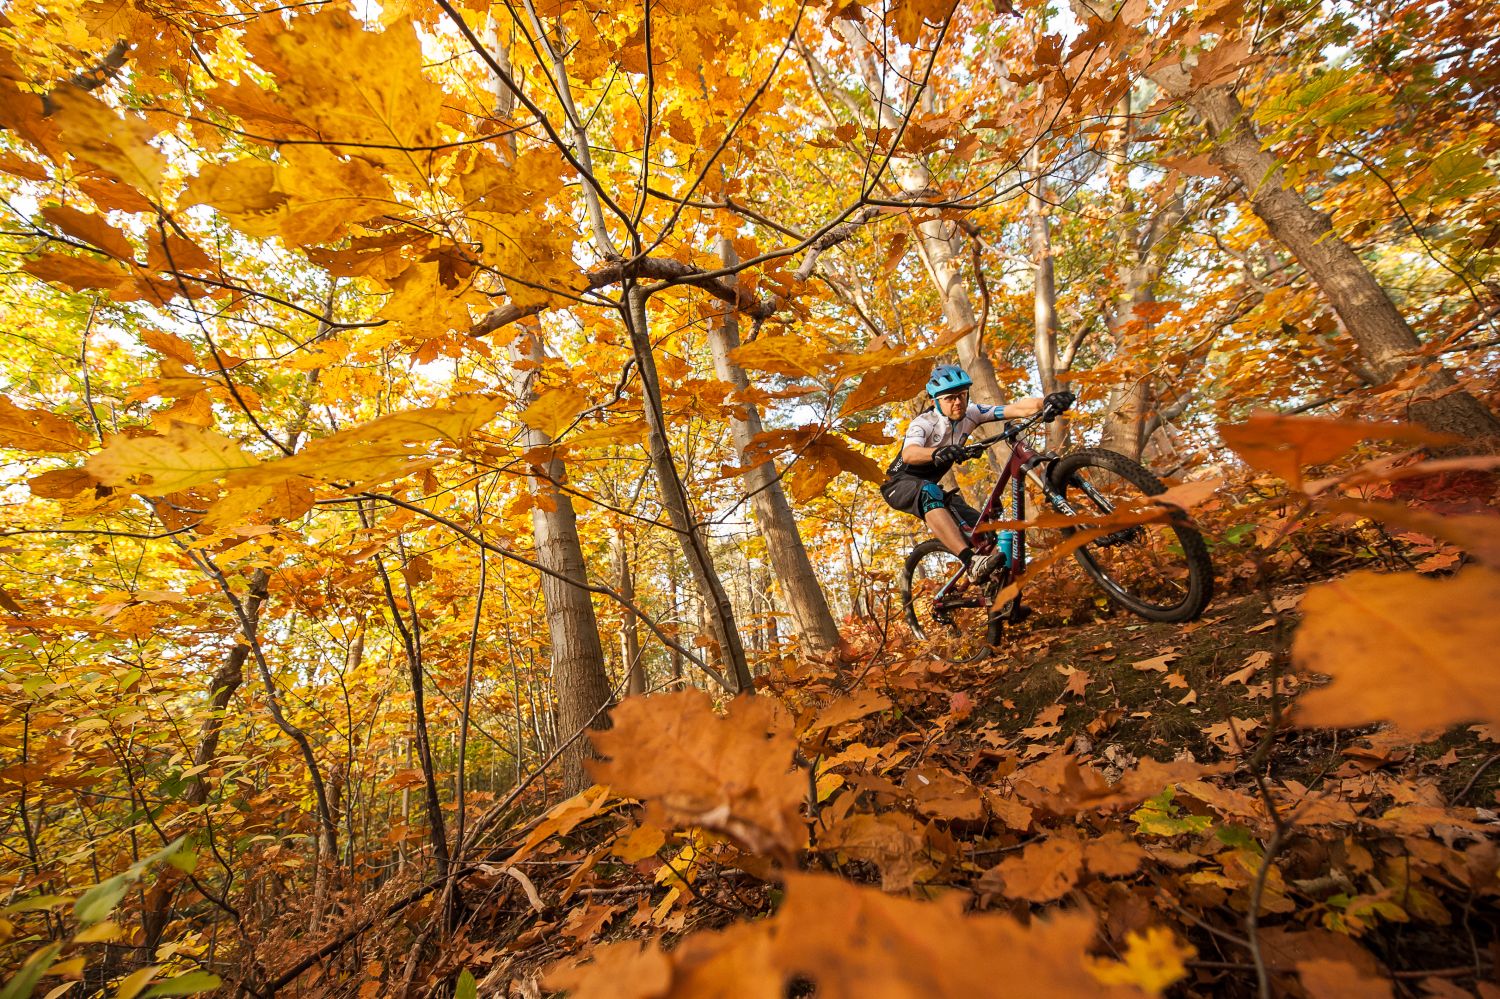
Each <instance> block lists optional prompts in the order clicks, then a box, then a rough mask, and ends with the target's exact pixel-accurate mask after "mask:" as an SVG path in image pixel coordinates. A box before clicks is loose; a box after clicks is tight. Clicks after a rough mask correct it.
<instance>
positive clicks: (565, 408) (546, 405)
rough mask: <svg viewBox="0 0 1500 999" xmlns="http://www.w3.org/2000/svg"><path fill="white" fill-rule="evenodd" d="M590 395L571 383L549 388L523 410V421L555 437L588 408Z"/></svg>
mask: <svg viewBox="0 0 1500 999" xmlns="http://www.w3.org/2000/svg"><path fill="white" fill-rule="evenodd" d="M588 404H589V397H588V396H587V395H585V394H584V393H583V392H582V391H581V390H580V389H576V388H574V387H573V386H571V385H562V386H559V387H557V388H551V389H547V390H546V391H545V392H543V393H542V394H541V395H539V396H537V398H536V399H535V401H533V402H532V404H531V405H529V406H527V407H526V408H525V409H524V410H522V411H521V422H523V423H525V424H526V425H527V426H528V427H531V428H533V429H536V430H540V431H541V432H542V433H544V434H546V435H547V436H548V437H552V438H555V437H557V435H558V434H560V433H562V432H563V431H564V430H566V429H568V426H569V425H570V424H572V422H573V420H574V419H575V418H576V417H577V416H578V414H579V413H581V412H583V411H584V410H585V409H586V408H588Z"/></svg>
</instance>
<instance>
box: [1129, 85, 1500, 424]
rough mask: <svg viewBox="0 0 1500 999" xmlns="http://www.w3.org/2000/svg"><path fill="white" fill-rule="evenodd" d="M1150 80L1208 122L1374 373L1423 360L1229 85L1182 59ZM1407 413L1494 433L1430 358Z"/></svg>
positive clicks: (1264, 217) (1224, 161)
mask: <svg viewBox="0 0 1500 999" xmlns="http://www.w3.org/2000/svg"><path fill="white" fill-rule="evenodd" d="M1156 79H1157V81H1158V82H1159V83H1160V84H1161V85H1162V86H1163V87H1164V88H1165V89H1166V90H1167V91H1169V92H1170V93H1173V94H1174V95H1176V96H1179V97H1182V98H1183V99H1184V100H1186V102H1187V105H1188V107H1189V108H1191V109H1192V110H1193V112H1194V113H1195V114H1196V115H1197V116H1198V118H1199V119H1200V120H1201V121H1202V122H1203V123H1204V125H1205V126H1207V128H1208V131H1209V134H1210V135H1212V136H1213V138H1214V139H1215V140H1216V142H1217V145H1216V147H1215V149H1214V151H1213V154H1212V157H1213V159H1214V161H1215V162H1216V163H1218V164H1219V165H1220V166H1221V167H1223V168H1224V169H1225V170H1226V171H1227V172H1229V173H1230V174H1232V175H1233V176H1234V177H1236V178H1237V179H1238V180H1239V181H1240V183H1241V184H1243V185H1244V189H1245V192H1246V194H1247V196H1248V197H1249V199H1250V207H1251V208H1252V210H1253V211H1254V212H1255V214H1256V216H1257V217H1258V218H1260V220H1261V221H1262V222H1264V223H1265V225H1266V228H1267V229H1268V230H1270V233H1271V235H1272V236H1274V237H1276V239H1277V240H1279V241H1280V242H1281V243H1282V244H1283V245H1284V246H1286V248H1287V249H1288V250H1290V251H1291V252H1292V254H1293V255H1294V256H1295V257H1296V258H1297V260H1298V261H1299V262H1300V263H1301V264H1302V266H1303V267H1304V268H1306V269H1307V273H1308V275H1309V276H1310V277H1311V278H1312V279H1313V281H1314V282H1316V283H1317V285H1318V287H1319V288H1320V289H1321V290H1322V292H1323V294H1324V295H1325V296H1326V297H1327V298H1328V302H1329V304H1330V305H1332V306H1333V310H1334V312H1336V313H1337V314H1338V316H1339V318H1340V319H1341V320H1343V323H1344V328H1345V329H1347V330H1348V331H1349V334H1350V336H1352V337H1353V338H1354V342H1355V343H1356V344H1357V345H1358V346H1359V350H1360V353H1361V354H1362V355H1363V356H1364V358H1365V361H1366V363H1367V364H1368V365H1369V368H1370V370H1371V371H1372V372H1373V373H1374V374H1375V376H1376V377H1377V378H1379V379H1380V380H1382V381H1384V382H1391V381H1394V380H1396V379H1397V378H1399V377H1400V376H1401V375H1402V374H1403V373H1404V372H1406V371H1407V370H1408V369H1409V368H1412V367H1414V366H1416V365H1418V364H1420V363H1422V362H1421V358H1420V355H1419V351H1420V350H1421V346H1422V345H1421V342H1420V341H1419V340H1418V339H1417V335H1416V333H1415V332H1414V331H1413V330H1412V328H1411V327H1410V326H1409V325H1407V323H1406V320H1405V319H1404V318H1403V317H1402V316H1401V313H1400V312H1399V311H1398V310H1397V309H1396V306H1395V303H1393V302H1392V301H1391V299H1390V296H1389V295H1387V294H1386V292H1385V289H1384V288H1382V287H1381V286H1380V284H1379V283H1378V282H1376V280H1375V277H1374V276H1373V275H1372V274H1371V273H1370V271H1369V269H1368V268H1367V267H1365V265H1364V262H1363V261H1361V260H1360V258H1359V256H1358V255H1357V254H1355V252H1354V250H1353V249H1351V248H1350V246H1349V244H1348V243H1345V242H1344V240H1343V239H1342V238H1341V237H1340V236H1339V235H1338V234H1337V233H1336V232H1334V231H1333V224H1332V222H1331V220H1330V219H1329V217H1328V215H1327V214H1325V213H1323V212H1320V211H1318V210H1316V209H1315V208H1313V207H1312V206H1311V205H1309V204H1308V203H1307V201H1306V200H1305V199H1304V198H1303V197H1302V195H1301V194H1299V193H1298V192H1296V191H1294V190H1291V189H1289V188H1288V187H1286V186H1285V183H1284V179H1283V175H1282V172H1281V169H1280V167H1279V166H1278V165H1277V163H1276V159H1275V157H1273V156H1272V155H1271V154H1270V153H1268V152H1266V151H1265V150H1264V149H1262V148H1261V140H1260V137H1259V136H1258V135H1257V134H1256V133H1255V130H1254V128H1253V127H1252V126H1251V124H1250V121H1249V119H1248V116H1247V115H1246V114H1245V110H1244V108H1243V107H1242V106H1241V105H1240V102H1239V99H1238V98H1237V97H1236V96H1235V94H1234V90H1233V88H1232V87H1230V86H1228V85H1220V86H1215V87H1206V88H1203V89H1198V90H1194V89H1192V87H1191V84H1190V81H1189V79H1188V76H1187V73H1186V72H1185V71H1184V70H1183V69H1182V67H1181V66H1172V67H1169V68H1168V69H1166V70H1160V71H1158V72H1157V74H1156ZM1410 412H1411V418H1412V419H1413V420H1415V421H1416V422H1417V423H1420V424H1422V425H1423V426H1425V427H1428V428H1430V429H1432V430H1438V431H1442V432H1445V433H1453V434H1460V435H1463V436H1465V437H1470V438H1478V437H1486V436H1491V435H1494V434H1497V433H1500V421H1497V420H1496V418H1495V416H1494V414H1492V413H1491V412H1490V411H1489V410H1488V409H1487V408H1486V407H1485V406H1484V404H1483V403H1481V402H1480V401H1479V400H1478V399H1476V398H1474V397H1473V396H1472V395H1470V394H1469V393H1468V392H1465V391H1463V390H1461V389H1459V388H1457V383H1456V381H1455V380H1454V378H1453V373H1452V372H1450V371H1448V370H1447V369H1446V368H1443V367H1441V366H1439V365H1436V364H1432V365H1430V366H1428V367H1427V369H1426V370H1425V371H1424V372H1423V374H1422V376H1421V378H1420V379H1419V381H1418V383H1417V386H1416V387H1415V388H1414V397H1413V398H1412V400H1411V403H1410Z"/></svg>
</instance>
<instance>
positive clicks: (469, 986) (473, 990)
mask: <svg viewBox="0 0 1500 999" xmlns="http://www.w3.org/2000/svg"><path fill="white" fill-rule="evenodd" d="M453 999H479V983H478V982H476V981H474V976H473V975H471V974H469V969H467V968H465V969H464V970H463V971H460V972H459V973H458V984H456V985H454V986H453Z"/></svg>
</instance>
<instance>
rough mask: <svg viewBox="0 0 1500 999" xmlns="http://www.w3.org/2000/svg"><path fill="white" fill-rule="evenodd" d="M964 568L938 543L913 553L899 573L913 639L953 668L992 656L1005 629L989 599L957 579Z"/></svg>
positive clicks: (918, 547) (922, 547)
mask: <svg viewBox="0 0 1500 999" xmlns="http://www.w3.org/2000/svg"><path fill="white" fill-rule="evenodd" d="M962 570H963V563H962V562H961V561H959V559H958V556H956V555H954V554H953V553H952V552H950V551H948V549H946V548H944V547H943V543H942V542H941V541H938V540H936V539H932V540H929V541H924V542H922V543H921V544H919V545H917V547H915V548H913V549H912V551H911V554H910V555H908V556H907V558H906V567H905V569H904V570H903V571H902V573H901V584H900V585H901V609H902V611H903V612H904V613H905V615H906V623H907V625H908V626H909V627H910V628H911V630H912V634H914V635H916V636H917V638H918V639H919V640H920V641H922V642H924V643H926V645H927V646H928V647H929V648H931V649H932V651H933V652H935V653H937V655H938V656H940V657H942V658H943V659H946V660H947V661H948V662H951V663H966V662H973V661H974V660H976V659H982V658H983V657H985V656H987V655H989V654H990V653H991V652H993V651H994V649H995V647H996V646H997V645H998V644H999V642H1000V632H1001V628H1002V627H1003V626H1002V624H1001V622H1000V618H999V617H998V616H997V615H994V614H991V613H990V599H991V597H990V595H989V594H987V593H986V592H984V591H983V590H981V589H980V588H977V587H974V586H971V585H969V583H968V580H965V579H959V578H957V577H959V576H960V574H961V572H962Z"/></svg>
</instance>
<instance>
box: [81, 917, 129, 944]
mask: <svg viewBox="0 0 1500 999" xmlns="http://www.w3.org/2000/svg"><path fill="white" fill-rule="evenodd" d="M119 936H120V927H119V925H118V924H117V923H113V922H110V921H109V920H107V919H106V920H105V921H104V922H102V923H95V924H94V925H93V926H90V927H89V928H88V929H85V930H80V931H79V932H78V935H77V936H76V937H74V938H73V942H74V943H99V942H100V941H105V940H116V939H118V938H119Z"/></svg>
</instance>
